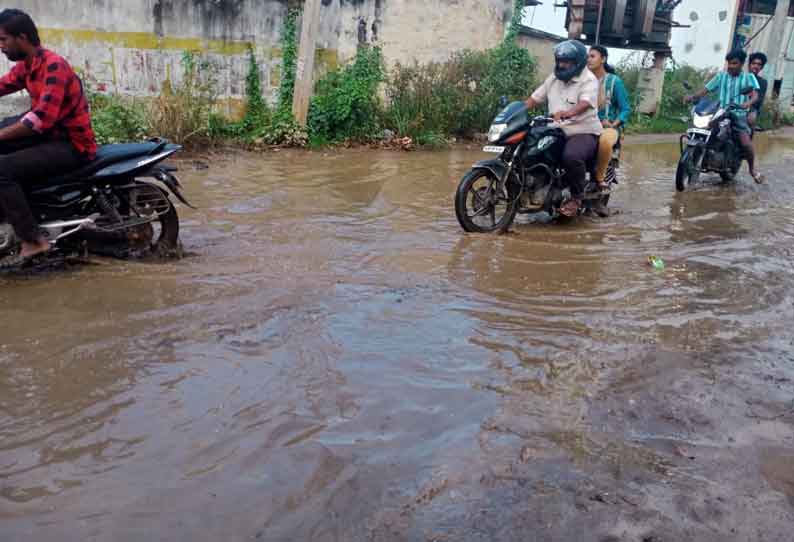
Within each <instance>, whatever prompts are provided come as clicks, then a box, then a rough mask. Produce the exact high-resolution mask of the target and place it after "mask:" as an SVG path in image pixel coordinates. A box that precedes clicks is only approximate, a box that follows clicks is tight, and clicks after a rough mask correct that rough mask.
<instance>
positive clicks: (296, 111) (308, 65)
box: [292, 0, 322, 126]
mask: <svg viewBox="0 0 794 542" xmlns="http://www.w3.org/2000/svg"><path fill="white" fill-rule="evenodd" d="M321 5H322V0H306V1H305V2H304V4H303V16H302V22H301V41H300V45H299V47H298V65H297V67H296V70H295V94H294V95H293V97H292V115H293V116H294V117H295V121H296V122H297V123H298V124H300V125H301V126H306V120H307V118H308V116H309V102H310V101H311V97H312V91H313V90H314V49H315V46H316V43H317V33H318V31H319V27H320V6H321Z"/></svg>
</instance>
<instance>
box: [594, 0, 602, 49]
mask: <svg viewBox="0 0 794 542" xmlns="http://www.w3.org/2000/svg"><path fill="white" fill-rule="evenodd" d="M603 17H604V0H601V1H600V2H599V3H598V23H596V37H595V44H596V45H600V44H601V19H602V18H603Z"/></svg>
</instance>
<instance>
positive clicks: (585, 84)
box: [532, 68, 604, 137]
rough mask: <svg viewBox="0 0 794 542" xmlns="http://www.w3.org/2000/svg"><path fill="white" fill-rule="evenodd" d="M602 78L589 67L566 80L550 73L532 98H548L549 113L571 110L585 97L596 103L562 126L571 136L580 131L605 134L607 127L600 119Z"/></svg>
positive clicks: (539, 99) (584, 99) (537, 99)
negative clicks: (599, 103)
mask: <svg viewBox="0 0 794 542" xmlns="http://www.w3.org/2000/svg"><path fill="white" fill-rule="evenodd" d="M598 88H599V85H598V79H597V78H596V76H595V75H593V72H591V71H590V70H588V69H587V68H585V69H584V70H582V73H580V74H579V75H577V76H576V77H574V78H573V79H571V80H570V81H569V82H567V83H563V82H562V81H560V80H559V79H557V78H556V77H554V75H553V74H552V75H550V76H549V77H548V79H546V81H544V82H543V84H542V85H540V87H538V89H537V90H536V91H535V92H533V93H532V99H533V100H535V101H536V102H538V103H541V104H542V103H545V102H548V104H549V106H548V109H549V113H550V114H552V115H553V114H554V113H557V112H560V111H567V110H569V109H571V108H572V107H574V106H575V105H576V104H578V103H579V102H581V101H585V102H587V103H589V104H590V105H591V106H592V107H591V108H590V109H588V110H587V111H585V112H584V113H582V114H581V115H577V116H575V117H572V118H570V119H569V120H566V121H563V122H562V123H561V124H560V128H562V130H563V131H564V132H565V135H567V136H569V137H570V136H573V135H577V134H594V135H601V132H603V131H604V128H603V126H602V125H601V121H600V120H598V92H599V90H598Z"/></svg>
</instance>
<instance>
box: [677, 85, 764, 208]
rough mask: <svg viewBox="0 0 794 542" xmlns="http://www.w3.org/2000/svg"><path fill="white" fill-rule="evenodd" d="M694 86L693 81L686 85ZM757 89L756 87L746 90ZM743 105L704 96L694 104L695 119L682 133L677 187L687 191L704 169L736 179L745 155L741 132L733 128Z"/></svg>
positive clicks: (746, 90)
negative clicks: (722, 103)
mask: <svg viewBox="0 0 794 542" xmlns="http://www.w3.org/2000/svg"><path fill="white" fill-rule="evenodd" d="M685 87H686V88H690V87H689V85H685ZM752 92H753V89H752V87H747V88H744V89H742V94H750V93H752ZM740 110H741V107H739V106H738V105H735V104H731V105H730V106H729V107H727V108H723V107H720V104H719V102H717V101H714V100H712V99H710V98H701V99H700V100H699V101H698V103H697V104H695V106H694V107H693V108H692V122H691V125H690V127H689V129H688V130H687V132H686V135H682V136H681V140H680V145H681V158H680V159H679V160H678V167H677V168H676V172H675V188H676V190H678V191H679V192H683V191H684V190H686V189H687V187H689V186H690V185H692V184H695V183H697V181H698V179H699V178H700V174H701V173H708V172H714V173H718V174H719V175H720V177H721V178H722V180H723V181H725V182H729V181H732V180H733V179H734V178H735V177H736V174H737V173H739V169H740V168H741V166H742V161H743V160H744V159H745V156H744V150H743V147H742V144H741V142H740V141H739V134H738V132H736V130H734V128H733V115H734V112H735V111H740Z"/></svg>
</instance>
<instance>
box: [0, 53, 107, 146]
mask: <svg viewBox="0 0 794 542" xmlns="http://www.w3.org/2000/svg"><path fill="white" fill-rule="evenodd" d="M23 89H26V90H27V91H28V94H30V102H31V105H30V111H29V112H28V113H27V114H26V115H25V116H23V117H22V123H23V124H24V125H25V126H27V127H28V128H30V129H32V130H33V131H35V132H38V133H39V134H43V135H46V136H49V137H52V138H55V139H68V140H70V141H71V142H72V145H73V146H74V148H75V149H76V150H77V152H79V153H80V154H82V155H83V156H84V157H85V158H86V159H89V160H92V159H93V158H94V157H95V156H96V139H95V138H94V130H93V129H92V128H91V112H90V110H89V108H88V100H86V97H85V94H84V93H83V85H82V83H81V82H80V78H79V77H77V74H75V73H74V70H72V67H71V66H70V65H69V63H68V62H66V60H64V59H63V58H61V57H60V56H58V55H56V54H55V53H53V52H52V51H48V50H47V49H38V50H37V51H36V55H35V56H34V57H33V61H32V62H31V64H30V68H28V67H27V65H26V64H25V62H24V61H22V62H17V63H16V64H15V65H14V67H13V68H11V71H10V72H9V73H8V74H6V75H4V76H3V77H1V78H0V96H5V95H6V94H12V93H14V92H17V91H19V90H23Z"/></svg>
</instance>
